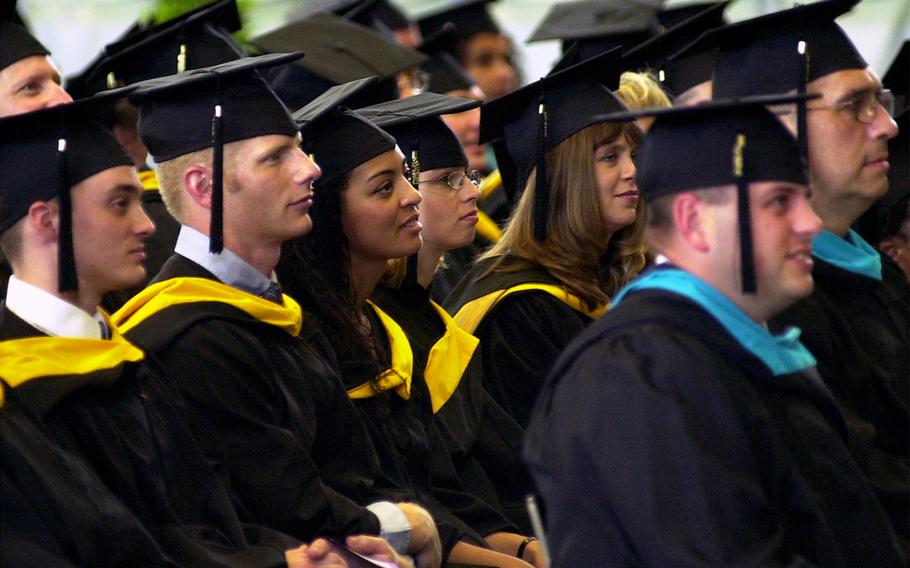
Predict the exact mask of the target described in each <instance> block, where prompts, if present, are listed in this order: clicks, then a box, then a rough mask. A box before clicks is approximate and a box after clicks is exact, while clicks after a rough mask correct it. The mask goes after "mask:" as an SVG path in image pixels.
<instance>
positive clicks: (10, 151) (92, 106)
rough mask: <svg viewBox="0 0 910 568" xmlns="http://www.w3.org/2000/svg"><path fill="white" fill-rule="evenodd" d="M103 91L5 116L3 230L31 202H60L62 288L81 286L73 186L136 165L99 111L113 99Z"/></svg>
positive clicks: (0, 125) (1, 126)
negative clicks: (105, 125)
mask: <svg viewBox="0 0 910 568" xmlns="http://www.w3.org/2000/svg"><path fill="white" fill-rule="evenodd" d="M113 100H114V99H113V98H111V97H110V96H108V95H103V96H99V97H95V98H90V99H83V100H81V101H77V102H74V103H71V104H65V105H57V106H55V107H51V108H47V109H42V110H38V111H34V112H30V113H25V114H19V115H15V116H10V117H7V118H3V119H0V171H2V172H3V175H2V176H0V234H2V233H3V232H5V231H6V230H7V229H9V228H10V227H11V226H13V225H14V224H15V223H16V222H18V221H19V220H20V219H22V218H23V217H25V215H26V214H27V213H28V209H29V207H30V206H31V204H32V203H34V202H36V201H42V200H49V199H53V198H55V197H56V198H57V199H58V200H59V206H60V230H59V235H60V236H59V243H58V251H59V252H58V278H59V282H58V289H59V290H60V291H61V292H71V291H76V290H78V287H79V286H78V278H77V276H76V266H75V255H74V253H73V232H72V203H71V199H70V188H71V187H72V186H74V185H76V184H78V183H79V182H81V181H83V180H85V179H87V178H89V177H91V176H93V175H95V174H97V173H100V172H102V171H104V170H107V169H110V168H113V167H116V166H132V165H133V161H132V159H130V157H129V155H127V153H126V151H125V150H124V149H123V148H122V147H121V146H120V144H118V143H117V141H116V140H115V139H114V137H113V135H112V134H111V133H110V132H108V131H107V130H106V129H104V128H103V127H102V126H101V125H100V124H98V123H97V122H95V120H94V118H95V113H96V112H97V111H98V110H99V109H103V108H104V107H105V106H106V105H110V104H112V103H113Z"/></svg>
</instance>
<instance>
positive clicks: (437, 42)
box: [417, 24, 476, 94]
mask: <svg viewBox="0 0 910 568" xmlns="http://www.w3.org/2000/svg"><path fill="white" fill-rule="evenodd" d="M417 50H418V51H420V52H421V53H424V54H426V55H427V56H428V59H427V60H426V61H424V62H423V63H422V64H421V65H420V69H421V70H422V71H424V72H425V73H426V74H427V77H428V83H427V86H426V90H427V91H431V92H434V93H441V94H445V93H450V92H452V91H469V90H471V89H472V88H474V85H475V84H476V82H475V81H474V79H472V78H471V76H470V75H468V73H467V71H465V70H464V67H462V66H461V64H460V63H459V62H458V60H457V59H455V57H453V56H452V53H453V52H454V51H455V25H454V24H450V25H448V26H443V27H442V28H441V29H439V30H438V31H436V32H435V33H434V34H433V35H432V36H429V37H426V38H424V40H423V42H422V43H421V44H420V45H418V46H417Z"/></svg>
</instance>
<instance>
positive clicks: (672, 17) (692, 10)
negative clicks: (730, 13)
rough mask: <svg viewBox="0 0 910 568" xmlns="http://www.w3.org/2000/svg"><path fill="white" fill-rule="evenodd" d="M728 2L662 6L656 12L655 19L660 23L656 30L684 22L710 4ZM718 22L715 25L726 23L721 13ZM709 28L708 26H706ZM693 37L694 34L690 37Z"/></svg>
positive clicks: (728, 1) (725, 3)
mask: <svg viewBox="0 0 910 568" xmlns="http://www.w3.org/2000/svg"><path fill="white" fill-rule="evenodd" d="M729 3H730V0H726V1H724V2H699V3H695V4H683V5H681V6H671V7H669V8H664V9H662V10H661V11H660V12H658V14H657V21H658V22H659V23H660V25H659V29H658V31H660V28H662V29H664V30H669V29H670V28H672V27H674V26H677V25H679V24H681V23H682V22H685V21H686V20H688V19H689V18H691V17H692V16H695V15H696V14H701V13H702V12H704V11H705V10H707V9H708V8H710V7H711V6H716V5H717V4H724V6H726V5H727V4H729ZM718 20H719V21H718V22H717V25H716V26H712V27H719V26H723V25H726V24H727V23H728V22H727V21H726V20H725V19H724V17H723V15H721V16H719V17H718ZM706 29H710V28H706ZM692 39H695V36H693V37H692Z"/></svg>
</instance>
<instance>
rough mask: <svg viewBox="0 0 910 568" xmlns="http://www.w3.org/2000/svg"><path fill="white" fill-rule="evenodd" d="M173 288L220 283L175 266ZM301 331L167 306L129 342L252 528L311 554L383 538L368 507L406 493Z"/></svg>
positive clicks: (311, 332) (228, 310)
mask: <svg viewBox="0 0 910 568" xmlns="http://www.w3.org/2000/svg"><path fill="white" fill-rule="evenodd" d="M178 277H196V278H201V279H205V280H208V281H215V282H217V279H216V278H215V277H214V276H213V275H212V274H211V273H209V272H208V271H206V270H205V269H203V268H202V267H201V266H199V265H198V264H196V263H194V262H192V261H190V260H188V259H186V258H184V257H182V256H180V255H176V254H175V255H174V256H173V257H172V258H171V259H170V260H168V262H167V263H165V266H164V267H163V269H162V271H161V272H160V273H159V274H158V276H157V278H156V281H158V282H162V281H166V280H170V279H172V278H178ZM237 293H240V294H244V293H242V292H240V291H237ZM244 295H246V296H249V295H248V294H244ZM131 306H133V304H132V303H130V304H127V306H126V307H125V311H126V310H129V309H130V307H131ZM114 317H115V319H117V318H119V317H122V313H118V314H115V316H114ZM128 321H129V320H128ZM130 325H132V324H130ZM303 326H304V327H303V329H302V330H301V332H300V334H299V335H298V336H297V337H292V336H291V335H290V334H289V333H287V332H286V331H285V330H284V329H282V328H280V327H277V326H275V325H271V324H268V323H265V322H263V321H260V320H258V319H256V318H254V317H253V316H251V315H249V314H247V313H246V312H244V311H242V310H241V309H239V308H237V307H234V306H232V305H230V304H228V303H225V302H222V301H210V302H191V303H185V304H176V305H172V306H170V307H167V308H165V309H162V310H160V311H157V312H156V313H154V314H152V315H151V316H149V317H148V318H146V319H144V320H141V322H140V323H138V324H137V325H135V327H128V328H126V332H125V333H126V335H127V337H129V339H130V340H131V341H134V342H135V343H136V344H137V345H140V346H142V347H143V349H145V350H146V351H147V352H149V353H150V354H152V355H153V356H155V357H156V359H157V360H159V361H160V362H161V364H162V365H163V366H164V368H165V369H166V371H167V377H168V378H169V379H170V380H171V383H172V385H173V386H174V387H176V388H177V390H178V391H179V392H180V393H181V394H182V396H183V398H184V399H185V401H186V411H185V414H186V417H187V423H188V425H189V426H190V429H191V430H192V432H193V434H194V436H195V438H196V440H197V441H198V443H199V445H200V447H201V448H202V450H203V452H204V453H205V455H206V456H207V457H208V459H209V460H210V462H212V463H213V464H215V468H216V471H218V472H219V473H220V474H221V476H222V479H223V480H224V481H225V484H226V485H227V486H228V488H229V489H230V491H231V492H232V493H233V495H234V496H235V498H236V499H237V500H238V501H239V502H240V503H241V504H242V506H243V508H244V509H245V510H246V511H247V512H248V513H249V514H250V516H251V518H252V519H254V520H255V522H257V523H260V524H262V525H265V526H268V527H272V528H274V529H276V530H280V531H282V532H285V533H288V534H291V535H294V536H296V537H297V538H299V539H301V540H303V541H307V542H308V541H310V540H312V539H313V538H315V537H317V536H321V535H327V536H344V535H349V534H378V533H379V529H380V526H379V520H378V519H377V518H376V516H375V515H373V514H372V513H371V512H369V511H368V510H367V509H365V508H364V506H365V505H367V504H369V503H372V502H374V501H377V500H385V499H389V500H393V501H397V500H399V498H400V497H402V493H401V492H400V491H399V490H397V489H396V488H394V486H392V484H391V482H389V481H388V480H387V479H385V478H384V477H383V476H382V475H381V474H380V472H379V469H378V462H377V459H376V454H375V450H374V449H373V447H372V445H371V443H370V440H369V436H368V435H367V434H366V432H365V430H364V427H363V424H361V423H360V420H359V419H358V417H357V413H356V411H355V410H354V407H353V405H352V404H351V402H350V400H349V399H348V397H347V395H346V393H345V391H344V389H343V388H342V386H341V383H340V381H339V379H338V375H337V374H336V372H335V370H334V368H333V366H332V364H331V359H330V358H329V355H328V353H329V351H328V350H329V348H328V347H324V348H323V342H324V338H323V337H322V336H321V335H320V334H319V333H318V332H317V330H315V329H314V328H313V327H311V326H310V323H309V320H308V318H306V317H304V319H303Z"/></svg>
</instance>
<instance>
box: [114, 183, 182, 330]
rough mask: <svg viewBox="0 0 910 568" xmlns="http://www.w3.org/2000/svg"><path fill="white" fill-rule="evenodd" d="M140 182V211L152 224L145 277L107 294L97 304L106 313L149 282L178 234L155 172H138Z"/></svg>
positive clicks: (175, 223) (147, 248) (178, 227)
mask: <svg viewBox="0 0 910 568" xmlns="http://www.w3.org/2000/svg"><path fill="white" fill-rule="evenodd" d="M139 179H140V180H141V181H142V187H143V192H142V209H143V210H144V211H145V214H146V215H148V217H149V219H151V220H152V222H153V223H154V224H155V233H154V234H153V235H152V236H150V237H149V238H147V239H145V241H144V242H143V245H144V246H145V262H144V265H145V273H146V278H145V280H143V281H142V283H141V284H139V285H138V286H136V287H133V288H128V289H126V290H118V291H116V292H108V293H107V294H105V295H104V298H103V299H102V301H101V305H102V307H104V309H105V310H107V312H108V313H114V312H116V311H117V310H119V309H120V307H121V306H123V304H125V303H126V302H127V300H129V299H130V298H132V297H133V296H135V295H136V294H137V293H139V292H140V291H141V290H142V289H143V288H145V286H146V285H147V284H148V283H149V281H150V280H151V279H152V278H154V276H155V275H156V274H158V271H159V270H161V267H162V266H164V263H165V262H167V259H169V258H170V257H171V255H172V254H174V246H175V245H176V244H177V236H178V235H180V223H179V222H178V221H177V220H176V219H174V217H173V216H172V215H171V214H170V212H168V210H167V207H166V206H165V205H164V200H163V199H162V198H161V192H160V191H159V189H158V178H157V177H156V176H155V172H153V171H149V170H145V171H140V172H139Z"/></svg>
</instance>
